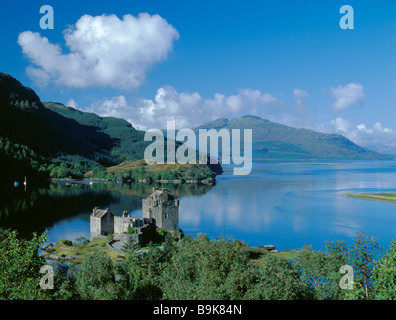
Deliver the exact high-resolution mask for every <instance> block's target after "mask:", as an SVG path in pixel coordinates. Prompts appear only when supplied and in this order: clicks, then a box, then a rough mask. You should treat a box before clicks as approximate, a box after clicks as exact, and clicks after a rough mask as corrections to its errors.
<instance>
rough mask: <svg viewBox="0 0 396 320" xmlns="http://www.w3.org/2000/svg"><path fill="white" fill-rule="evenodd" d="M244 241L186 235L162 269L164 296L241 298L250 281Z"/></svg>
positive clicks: (249, 269)
mask: <svg viewBox="0 0 396 320" xmlns="http://www.w3.org/2000/svg"><path fill="white" fill-rule="evenodd" d="M245 247H246V244H244V243H241V242H239V241H234V240H232V239H226V238H224V237H221V238H220V239H217V240H215V241H209V240H208V239H207V238H205V237H200V238H198V239H193V238H192V237H189V236H187V237H185V238H183V240H182V241H181V245H180V247H179V248H178V250H177V251H176V252H175V253H174V254H173V256H172V258H171V261H170V262H169V263H168V264H167V266H166V268H165V270H164V272H163V282H162V285H163V291H164V298H165V299H172V300H173V299H176V300H179V299H217V300H223V299H225V300H234V299H243V297H244V296H245V294H246V292H248V290H249V289H250V287H251V286H252V284H253V279H254V272H253V269H252V268H250V263H249V260H248V257H247V254H246V252H245V250H244V248H245Z"/></svg>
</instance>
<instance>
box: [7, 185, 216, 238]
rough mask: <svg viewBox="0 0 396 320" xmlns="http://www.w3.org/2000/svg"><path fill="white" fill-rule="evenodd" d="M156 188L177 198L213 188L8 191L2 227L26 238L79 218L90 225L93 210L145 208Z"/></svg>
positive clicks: (106, 187)
mask: <svg viewBox="0 0 396 320" xmlns="http://www.w3.org/2000/svg"><path fill="white" fill-rule="evenodd" d="M153 187H159V188H168V189H169V190H170V192H171V193H172V194H173V195H174V196H176V197H182V196H186V195H202V194H205V193H206V192H208V191H209V190H210V189H211V188H212V186H206V185H200V184H191V185H185V184H183V185H171V184H162V185H161V184H143V183H137V184H117V183H114V184H107V183H94V184H92V185H90V184H86V183H56V184H50V186H49V187H48V188H39V189H34V190H29V188H28V190H27V191H26V192H24V191H23V190H21V189H20V190H6V191H3V194H2V195H3V196H2V197H1V200H0V226H1V227H5V228H11V229H16V230H18V231H19V233H20V235H21V236H23V237H29V236H30V235H31V233H32V232H35V231H36V232H39V233H41V232H43V231H44V230H45V229H46V228H48V227H51V226H53V225H54V224H56V223H57V222H59V221H61V220H64V219H68V218H69V219H70V218H73V217H76V216H78V218H79V219H81V220H84V221H89V215H90V213H91V212H92V209H93V208H94V207H101V208H110V210H111V211H112V212H113V213H114V214H115V215H121V213H122V212H123V211H124V210H127V211H128V212H133V211H135V210H140V209H141V207H142V198H145V197H147V196H148V195H149V194H150V192H151V191H152V188H153Z"/></svg>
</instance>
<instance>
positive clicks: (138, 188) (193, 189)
mask: <svg viewBox="0 0 396 320" xmlns="http://www.w3.org/2000/svg"><path fill="white" fill-rule="evenodd" d="M106 186H107V189H108V190H117V191H120V192H122V193H123V194H126V195H136V196H139V197H141V198H146V197H148V196H149V195H150V193H151V191H152V189H153V187H156V188H167V189H168V190H169V191H170V193H171V194H172V195H173V196H175V197H183V196H189V195H193V196H200V195H203V194H205V193H207V192H208V191H209V190H210V189H211V188H212V187H213V186H208V185H204V184H199V183H193V184H173V183H169V184H168V183H162V184H161V183H152V184H145V183H136V184H127V183H123V184H117V183H114V184H106Z"/></svg>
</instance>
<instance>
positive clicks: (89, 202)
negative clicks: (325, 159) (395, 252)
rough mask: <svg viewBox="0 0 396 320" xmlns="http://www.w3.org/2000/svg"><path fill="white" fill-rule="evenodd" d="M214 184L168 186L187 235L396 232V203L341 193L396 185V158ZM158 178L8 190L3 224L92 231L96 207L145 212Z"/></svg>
mask: <svg viewBox="0 0 396 320" xmlns="http://www.w3.org/2000/svg"><path fill="white" fill-rule="evenodd" d="M217 180H218V182H217V184H216V185H215V186H205V185H196V184H193V185H162V186H159V185H156V186H157V187H167V188H168V189H169V190H170V192H171V193H172V194H173V195H175V196H176V197H178V198H179V199H180V200H181V201H180V210H179V212H180V214H179V226H180V228H181V229H183V231H184V233H185V234H197V233H198V232H204V233H207V234H208V235H209V236H211V237H218V236H219V235H220V234H221V233H222V232H223V231H224V230H225V232H226V234H228V235H233V236H234V237H235V238H237V239H241V240H244V241H246V242H248V243H249V244H250V245H254V246H256V245H260V244H273V245H275V246H276V247H277V248H278V249H280V250H285V249H296V248H301V247H302V246H304V245H306V244H312V245H313V246H314V247H315V248H323V246H324V243H325V241H326V240H336V239H345V240H347V241H348V240H351V239H352V238H353V237H355V236H356V233H358V232H361V231H365V232H367V233H369V234H372V235H374V236H376V237H378V238H379V239H380V241H381V242H382V245H384V246H387V245H389V243H390V241H391V240H392V239H394V238H396V232H395V231H394V226H395V225H396V214H395V211H396V205H395V204H390V203H384V202H374V201H367V200H360V199H352V198H346V197H340V196H339V195H340V194H345V193H366V192H367V193H369V192H390V191H393V192H394V191H395V190H396V162H392V161H378V162H376V161H373V162H347V163H342V164H338V165H329V164H322V165H313V164H311V165H307V164H299V165H295V164H293V165H291V164H283V165H280V164H256V165H254V167H253V171H252V173H251V174H250V175H249V176H233V175H232V170H230V169H229V168H227V167H226V168H225V173H224V174H223V175H221V176H219V177H218V179H217ZM153 186H154V185H147V184H130V185H129V184H105V183H94V184H92V185H90V184H87V183H74V184H66V183H60V184H52V185H50V187H48V188H40V189H35V190H29V188H28V191H27V192H26V193H25V192H18V191H15V190H12V191H8V193H7V192H6V193H5V194H4V197H2V198H1V199H2V200H1V201H0V225H1V226H6V227H10V228H14V229H18V230H19V231H20V233H21V234H22V235H24V236H29V235H30V234H31V233H32V232H33V231H38V232H42V231H44V230H45V229H49V232H50V233H49V236H48V240H49V241H51V242H52V241H57V240H59V239H62V238H69V239H75V238H77V237H79V236H85V237H86V238H89V215H90V213H91V211H92V208H93V207H95V206H99V207H102V208H107V207H108V208H110V209H111V211H112V212H113V213H114V214H116V215H121V213H122V212H123V211H124V210H127V211H129V213H130V214H131V215H132V216H133V215H136V216H137V217H140V216H141V206H142V203H141V200H142V198H144V197H147V196H148V195H149V194H150V192H151V190H152V187H153Z"/></svg>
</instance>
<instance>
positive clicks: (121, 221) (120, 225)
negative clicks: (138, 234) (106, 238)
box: [114, 217, 128, 234]
mask: <svg viewBox="0 0 396 320" xmlns="http://www.w3.org/2000/svg"><path fill="white" fill-rule="evenodd" d="M127 219H128V218H124V217H114V233H115V234H121V233H124V232H127V231H128V223H127Z"/></svg>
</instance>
